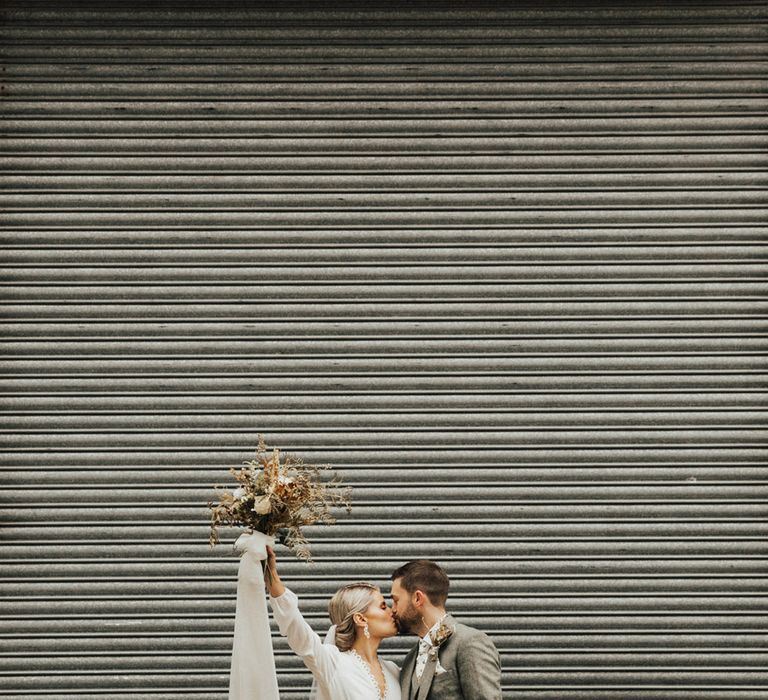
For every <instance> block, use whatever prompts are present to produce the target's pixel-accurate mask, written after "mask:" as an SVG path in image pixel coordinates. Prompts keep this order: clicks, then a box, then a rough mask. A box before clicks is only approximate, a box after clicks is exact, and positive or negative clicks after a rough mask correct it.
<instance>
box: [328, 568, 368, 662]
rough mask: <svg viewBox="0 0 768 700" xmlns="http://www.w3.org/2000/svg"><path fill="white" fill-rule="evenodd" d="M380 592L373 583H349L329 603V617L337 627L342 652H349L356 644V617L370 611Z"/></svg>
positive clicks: (338, 643) (337, 636)
mask: <svg viewBox="0 0 768 700" xmlns="http://www.w3.org/2000/svg"><path fill="white" fill-rule="evenodd" d="M378 592H379V588H378V586H374V585H373V584H372V583H365V582H363V581H361V582H359V583H349V584H347V585H346V586H342V587H341V588H339V590H338V591H336V593H334V595H333V598H331V602H330V603H328V615H329V616H330V618H331V622H332V623H333V624H334V625H336V646H337V647H338V648H339V650H340V651H349V650H350V649H351V648H352V645H353V644H354V643H355V637H356V636H357V628H356V627H355V620H354V617H355V615H357V614H358V613H364V612H365V611H366V610H368V608H369V606H370V605H371V603H373V602H374V601H375V597H374V596H375V595H376V593H378Z"/></svg>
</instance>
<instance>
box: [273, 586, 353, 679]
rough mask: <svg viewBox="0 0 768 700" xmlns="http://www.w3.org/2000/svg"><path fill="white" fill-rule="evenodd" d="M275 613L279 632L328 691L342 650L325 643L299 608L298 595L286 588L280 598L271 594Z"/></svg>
mask: <svg viewBox="0 0 768 700" xmlns="http://www.w3.org/2000/svg"><path fill="white" fill-rule="evenodd" d="M269 602H270V603H271V605H272V613H273V614H274V616H275V620H276V621H277V626H278V627H279V628H280V634H282V635H283V637H285V638H286V639H288V644H289V646H290V647H291V649H293V651H294V653H296V654H297V655H298V656H300V657H301V659H302V661H304V664H305V665H306V667H307V668H308V669H309V670H310V671H312V675H313V676H314V677H315V679H316V680H317V682H318V685H319V687H320V689H321V693H322V691H323V690H326V692H327V688H328V687H329V685H330V683H331V680H332V679H333V677H334V675H335V673H336V666H337V663H338V658H339V654H340V653H341V652H339V649H338V647H336V645H332V644H323V640H322V639H320V637H319V636H318V634H317V633H316V632H315V631H314V630H313V629H312V628H311V627H310V626H309V624H308V623H307V621H306V620H305V619H304V618H303V617H302V615H301V612H300V611H299V599H298V598H297V597H296V594H295V593H294V592H293V591H291V590H289V589H287V588H286V589H285V593H283V595H281V596H278V597H277V598H273V597H272V596H270V597H269Z"/></svg>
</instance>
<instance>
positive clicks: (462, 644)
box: [400, 615, 501, 700]
mask: <svg viewBox="0 0 768 700" xmlns="http://www.w3.org/2000/svg"><path fill="white" fill-rule="evenodd" d="M445 622H446V623H447V624H448V625H450V626H451V627H454V628H455V629H454V632H453V634H452V635H451V636H450V637H448V639H446V640H445V641H444V642H443V643H442V644H441V645H440V648H439V650H438V655H437V658H436V657H433V656H431V655H430V656H429V657H428V658H427V665H426V666H425V667H424V673H423V674H422V676H421V680H420V681H416V680H415V679H414V671H415V669H416V657H417V656H418V653H419V645H418V643H416V645H415V646H414V647H413V649H411V650H410V651H409V652H408V655H407V656H406V657H405V661H403V668H402V671H400V690H401V692H402V696H403V697H402V700H501V661H500V659H499V652H498V651H497V649H496V647H495V646H494V644H493V642H492V641H491V639H490V637H488V635H487V634H485V633H484V632H481V631H480V630H476V629H474V628H473V627H467V625H462V624H461V623H459V622H456V620H454V619H453V618H452V617H451V616H450V615H448V616H447V617H446V618H445ZM438 659H439V661H440V666H441V667H442V668H444V669H445V673H439V674H438V673H436V670H437V661H438Z"/></svg>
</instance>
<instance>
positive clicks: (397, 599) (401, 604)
mask: <svg viewBox="0 0 768 700" xmlns="http://www.w3.org/2000/svg"><path fill="white" fill-rule="evenodd" d="M401 581H402V579H399V578H396V579H395V580H394V581H392V614H393V615H394V616H395V624H396V625H397V629H398V631H399V632H400V634H408V633H411V634H416V633H417V630H418V628H419V624H420V623H421V613H420V612H419V611H418V610H416V608H415V607H414V605H413V601H412V600H411V594H410V593H408V591H406V590H405V589H404V588H403V587H402V586H401V585H400V582H401Z"/></svg>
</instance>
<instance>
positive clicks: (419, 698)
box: [416, 654, 437, 700]
mask: <svg viewBox="0 0 768 700" xmlns="http://www.w3.org/2000/svg"><path fill="white" fill-rule="evenodd" d="M436 668H437V654H435V655H432V654H430V655H429V656H428V657H427V665H426V666H424V673H422V674H421V680H420V681H419V687H418V688H417V690H416V700H425V698H426V697H427V695H429V689H430V687H431V686H432V679H433V678H434V677H435V669H436Z"/></svg>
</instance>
